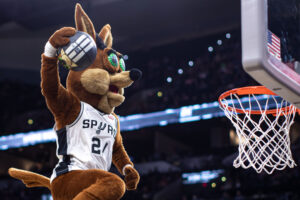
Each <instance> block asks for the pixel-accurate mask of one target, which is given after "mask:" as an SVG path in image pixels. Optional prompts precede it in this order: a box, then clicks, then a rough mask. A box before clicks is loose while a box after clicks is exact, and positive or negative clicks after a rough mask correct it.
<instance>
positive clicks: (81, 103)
mask: <svg viewBox="0 0 300 200" xmlns="http://www.w3.org/2000/svg"><path fill="white" fill-rule="evenodd" d="M83 110H84V103H83V102H80V112H79V114H78V116H77V117H76V119H75V120H74V122H72V123H71V124H68V125H66V126H65V127H63V128H61V129H59V130H56V124H55V125H54V131H55V132H56V133H60V132H62V131H63V130H65V129H66V128H70V127H72V126H74V125H75V124H76V123H77V122H78V120H79V119H80V118H81V116H82V113H83Z"/></svg>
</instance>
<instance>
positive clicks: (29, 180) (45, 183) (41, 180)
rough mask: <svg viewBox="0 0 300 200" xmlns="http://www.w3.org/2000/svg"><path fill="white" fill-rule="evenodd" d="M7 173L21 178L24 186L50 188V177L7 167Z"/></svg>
mask: <svg viewBox="0 0 300 200" xmlns="http://www.w3.org/2000/svg"><path fill="white" fill-rule="evenodd" d="M8 173H9V175H10V176H11V177H14V178H16V179H19V180H21V181H22V182H23V183H24V184H25V185H26V187H47V188H48V189H49V190H50V179H49V178H47V177H45V176H42V175H40V174H37V173H33V172H30V171H26V170H21V169H16V168H9V170H8Z"/></svg>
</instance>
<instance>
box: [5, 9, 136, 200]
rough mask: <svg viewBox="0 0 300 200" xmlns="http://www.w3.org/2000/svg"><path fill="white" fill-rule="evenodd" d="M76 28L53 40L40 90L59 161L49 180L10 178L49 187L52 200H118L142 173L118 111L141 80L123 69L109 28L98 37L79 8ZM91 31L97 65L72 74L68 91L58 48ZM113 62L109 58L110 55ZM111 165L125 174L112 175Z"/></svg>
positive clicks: (15, 172) (25, 174) (29, 175)
mask: <svg viewBox="0 0 300 200" xmlns="http://www.w3.org/2000/svg"><path fill="white" fill-rule="evenodd" d="M75 23H76V29H74V28H71V27H64V28H62V29H59V30H58V31H56V32H55V33H54V34H53V35H52V36H51V37H50V39H49V41H48V42H47V44H46V46H45V51H44V53H43V54H42V66H41V79H42V81H41V88H42V94H43V95H44V97H45V99H46V103H47V106H48V108H49V110H50V111H51V112H52V114H53V116H54V119H55V130H56V133H57V156H58V158H59V162H58V164H57V165H56V167H55V168H54V170H53V173H52V176H51V178H50V179H49V178H47V177H45V176H42V175H39V174H36V173H33V172H29V171H25V170H20V169H15V168H10V169H9V174H10V175H11V176H12V177H14V178H17V179H20V180H22V181H23V182H24V184H26V186H27V187H47V188H49V190H50V191H51V193H52V196H53V199H54V200H72V199H73V200H118V199H121V198H122V196H123V195H124V193H125V188H126V189H127V190H134V189H136V187H137V184H138V182H139V179H140V177H139V174H138V172H137V171H136V170H135V169H134V167H133V164H132V162H131V161H130V158H129V157H128V155H127V153H126V151H125V149H124V146H123V142H122V136H121V134H120V123H119V120H118V117H117V116H116V115H115V114H114V108H115V107H117V106H119V105H120V104H121V103H123V101H124V99H125V98H124V96H123V94H124V88H125V87H128V86H130V85H131V84H132V83H133V82H134V81H135V80H137V79H138V78H139V77H140V76H141V72H140V71H139V70H137V69H132V70H130V71H125V65H124V61H123V60H122V55H121V54H120V53H118V52H116V51H115V50H114V49H112V35H111V27H110V25H105V26H104V27H103V28H102V29H101V31H100V33H99V34H96V32H95V30H94V25H93V23H92V22H91V20H90V19H89V17H88V16H87V15H86V13H85V12H84V11H83V9H82V8H81V6H80V5H79V4H77V5H76V8H75ZM77 30H78V31H82V32H86V33H88V34H89V35H90V36H91V37H92V38H93V39H94V40H95V43H96V44H97V48H98V49H97V55H96V58H95V61H94V62H93V64H92V65H90V66H89V67H88V68H86V69H84V70H81V71H74V70H70V71H69V74H68V78H67V84H66V88H65V87H63V86H62V85H61V83H60V79H59V74H58V56H57V55H56V52H57V49H58V48H61V47H63V46H65V45H67V44H68V43H69V37H71V36H73V35H74V34H75V33H76V31H77ZM111 55H113V56H115V59H114V60H112V59H109V56H111ZM111 162H113V163H114V165H115V166H116V168H117V169H118V170H119V172H120V173H121V174H122V175H124V176H125V178H124V180H125V182H124V181H123V180H122V179H121V178H119V176H117V175H115V174H113V173H110V172H108V170H109V168H110V165H111Z"/></svg>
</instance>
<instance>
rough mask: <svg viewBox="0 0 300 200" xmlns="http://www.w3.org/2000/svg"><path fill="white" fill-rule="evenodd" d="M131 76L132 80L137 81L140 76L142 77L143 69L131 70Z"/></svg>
mask: <svg viewBox="0 0 300 200" xmlns="http://www.w3.org/2000/svg"><path fill="white" fill-rule="evenodd" d="M129 76H130V79H131V80H133V81H136V80H138V79H139V78H141V76H142V71H141V70H139V69H136V68H134V69H132V70H130V74H129Z"/></svg>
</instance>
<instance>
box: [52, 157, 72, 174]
mask: <svg viewBox="0 0 300 200" xmlns="http://www.w3.org/2000/svg"><path fill="white" fill-rule="evenodd" d="M70 163H71V160H70V156H68V155H65V156H64V157H63V161H62V162H60V163H59V164H58V166H57V167H56V168H55V173H56V177H58V176H60V175H62V174H65V173H67V172H69V167H68V166H69V165H70Z"/></svg>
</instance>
